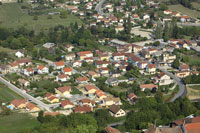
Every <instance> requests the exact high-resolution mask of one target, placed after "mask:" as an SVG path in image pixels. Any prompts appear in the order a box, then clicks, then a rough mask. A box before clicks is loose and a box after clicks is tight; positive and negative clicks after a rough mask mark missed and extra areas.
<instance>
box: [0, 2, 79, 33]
mask: <svg viewBox="0 0 200 133" xmlns="http://www.w3.org/2000/svg"><path fill="white" fill-rule="evenodd" d="M57 10H58V9H51V10H49V9H48V10H44V11H42V12H49V11H57ZM47 17H48V15H47V13H46V14H45V15H40V16H38V20H33V16H30V15H28V11H27V10H23V9H21V5H20V4H18V3H8V4H3V5H2V6H0V26H1V27H5V28H13V29H16V28H19V27H22V26H24V27H25V28H27V29H30V30H35V31H36V33H38V32H39V31H47V30H48V29H49V28H50V27H55V26H57V25H63V26H69V24H70V23H75V22H78V24H81V21H80V19H79V18H78V17H76V16H74V15H71V14H68V16H67V18H66V19H61V18H60V16H59V15H53V16H52V17H53V18H52V19H47Z"/></svg>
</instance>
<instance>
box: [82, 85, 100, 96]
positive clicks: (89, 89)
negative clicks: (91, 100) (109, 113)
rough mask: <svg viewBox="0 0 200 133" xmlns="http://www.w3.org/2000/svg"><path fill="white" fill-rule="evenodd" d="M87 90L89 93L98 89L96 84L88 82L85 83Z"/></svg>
mask: <svg viewBox="0 0 200 133" xmlns="http://www.w3.org/2000/svg"><path fill="white" fill-rule="evenodd" d="M85 90H86V91H87V93H88V94H94V93H95V92H96V91H97V90H98V89H97V87H96V86H94V85H90V84H87V85H85Z"/></svg>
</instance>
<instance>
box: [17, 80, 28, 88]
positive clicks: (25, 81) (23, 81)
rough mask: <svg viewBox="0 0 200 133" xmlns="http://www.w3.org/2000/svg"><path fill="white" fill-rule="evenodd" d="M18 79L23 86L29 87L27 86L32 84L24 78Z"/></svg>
mask: <svg viewBox="0 0 200 133" xmlns="http://www.w3.org/2000/svg"><path fill="white" fill-rule="evenodd" d="M17 81H18V82H19V84H20V85H21V86H22V87H27V86H29V85H30V82H29V81H27V80H24V79H21V78H20V79H18V80H17Z"/></svg>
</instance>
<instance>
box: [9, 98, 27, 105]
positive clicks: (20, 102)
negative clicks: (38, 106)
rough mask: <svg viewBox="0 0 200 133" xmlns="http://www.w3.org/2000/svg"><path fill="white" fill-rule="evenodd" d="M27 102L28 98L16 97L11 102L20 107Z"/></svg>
mask: <svg viewBox="0 0 200 133" xmlns="http://www.w3.org/2000/svg"><path fill="white" fill-rule="evenodd" d="M26 102H27V100H26V99H14V100H13V101H11V104H13V105H14V106H15V107H18V106H20V105H21V104H26Z"/></svg>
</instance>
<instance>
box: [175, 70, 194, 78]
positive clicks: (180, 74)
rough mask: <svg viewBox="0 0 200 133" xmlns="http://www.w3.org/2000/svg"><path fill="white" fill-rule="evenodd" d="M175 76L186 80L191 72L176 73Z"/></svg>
mask: <svg viewBox="0 0 200 133" xmlns="http://www.w3.org/2000/svg"><path fill="white" fill-rule="evenodd" d="M175 75H176V76H177V77H179V78H184V77H187V76H189V75H190V71H176V72H175Z"/></svg>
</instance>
